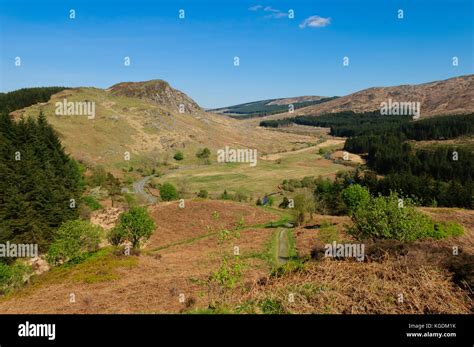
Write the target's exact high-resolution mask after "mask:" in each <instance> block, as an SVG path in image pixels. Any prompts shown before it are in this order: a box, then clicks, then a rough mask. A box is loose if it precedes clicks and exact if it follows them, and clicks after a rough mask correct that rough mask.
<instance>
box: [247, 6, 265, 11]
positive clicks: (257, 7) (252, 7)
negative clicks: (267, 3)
mask: <svg viewBox="0 0 474 347" xmlns="http://www.w3.org/2000/svg"><path fill="white" fill-rule="evenodd" d="M262 7H263V6H262V5H255V6H251V7H249V11H258V10H260V9H261V8H262Z"/></svg>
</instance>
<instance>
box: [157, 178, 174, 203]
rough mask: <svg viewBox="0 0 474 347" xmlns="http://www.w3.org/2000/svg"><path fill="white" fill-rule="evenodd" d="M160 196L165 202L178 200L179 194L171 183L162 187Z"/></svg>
mask: <svg viewBox="0 0 474 347" xmlns="http://www.w3.org/2000/svg"><path fill="white" fill-rule="evenodd" d="M160 196H161V200H163V201H171V200H176V199H177V198H178V192H177V191H176V188H175V187H174V186H173V185H172V184H171V183H168V182H167V183H165V184H163V185H162V186H161V187H160Z"/></svg>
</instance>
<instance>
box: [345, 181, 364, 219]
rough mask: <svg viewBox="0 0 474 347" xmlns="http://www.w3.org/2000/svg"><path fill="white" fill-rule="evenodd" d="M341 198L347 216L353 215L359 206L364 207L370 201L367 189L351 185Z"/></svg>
mask: <svg viewBox="0 0 474 347" xmlns="http://www.w3.org/2000/svg"><path fill="white" fill-rule="evenodd" d="M341 196H342V200H344V203H345V204H346V206H347V209H348V210H349V214H352V213H354V211H356V210H357V208H358V207H359V206H364V205H365V204H367V203H368V202H369V200H370V193H369V191H368V190H367V188H364V187H362V186H360V185H358V184H352V185H350V186H349V187H347V188H346V189H344V190H343V191H342V192H341Z"/></svg>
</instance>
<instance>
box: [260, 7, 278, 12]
mask: <svg viewBox="0 0 474 347" xmlns="http://www.w3.org/2000/svg"><path fill="white" fill-rule="evenodd" d="M263 10H264V11H265V12H281V11H280V10H277V9H275V8H273V7H271V6H267V7H265V8H264V9H263Z"/></svg>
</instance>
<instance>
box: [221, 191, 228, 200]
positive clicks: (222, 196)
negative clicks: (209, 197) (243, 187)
mask: <svg viewBox="0 0 474 347" xmlns="http://www.w3.org/2000/svg"><path fill="white" fill-rule="evenodd" d="M221 199H222V200H229V199H230V195H229V193H227V190H224V193H222V194H221Z"/></svg>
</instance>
